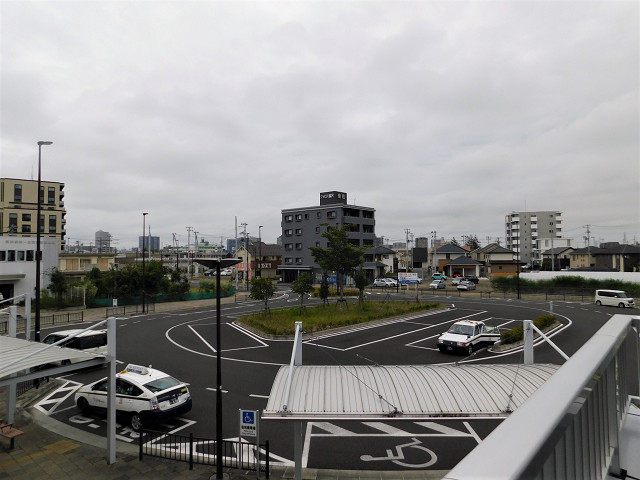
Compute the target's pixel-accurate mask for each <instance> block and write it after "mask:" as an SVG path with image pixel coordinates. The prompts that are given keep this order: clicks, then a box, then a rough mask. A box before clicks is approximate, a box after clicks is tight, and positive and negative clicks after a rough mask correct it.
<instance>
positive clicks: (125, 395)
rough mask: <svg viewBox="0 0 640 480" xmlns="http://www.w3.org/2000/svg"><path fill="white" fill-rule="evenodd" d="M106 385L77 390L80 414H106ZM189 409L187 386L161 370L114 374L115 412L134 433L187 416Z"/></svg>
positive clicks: (104, 381)
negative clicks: (169, 419)
mask: <svg viewBox="0 0 640 480" xmlns="http://www.w3.org/2000/svg"><path fill="white" fill-rule="evenodd" d="M107 385H108V378H107V377H105V378H103V379H102V380H98V381H97V382H94V383H90V384H88V385H84V386H82V387H80V388H79V389H78V391H77V392H76V394H75V396H74V401H75V402H76V405H78V408H80V410H81V411H82V412H83V413H84V412H88V411H90V410H97V411H101V412H106V411H107ZM191 405H192V401H191V394H190V393H189V389H188V388H187V385H186V384H184V383H182V382H180V381H179V380H176V379H175V378H173V377H172V376H170V375H167V374H166V373H164V372H161V371H160V370H156V369H153V368H151V367H143V366H140V365H133V364H129V365H127V368H125V369H124V370H123V371H122V372H120V373H118V374H116V411H117V413H118V414H119V415H120V416H123V415H124V416H127V417H128V419H129V421H130V423H131V428H133V429H134V430H135V431H138V430H140V429H142V428H143V426H146V425H147V424H148V423H153V422H154V421H158V420H160V419H161V418H164V417H166V416H170V415H179V414H181V413H186V412H188V411H189V410H191Z"/></svg>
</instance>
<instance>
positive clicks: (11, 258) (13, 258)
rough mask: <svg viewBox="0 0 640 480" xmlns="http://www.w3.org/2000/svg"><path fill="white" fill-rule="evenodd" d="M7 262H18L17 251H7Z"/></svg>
mask: <svg viewBox="0 0 640 480" xmlns="http://www.w3.org/2000/svg"><path fill="white" fill-rule="evenodd" d="M7 261H8V262H15V261H16V251H15V250H7Z"/></svg>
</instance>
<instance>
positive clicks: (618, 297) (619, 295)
mask: <svg viewBox="0 0 640 480" xmlns="http://www.w3.org/2000/svg"><path fill="white" fill-rule="evenodd" d="M596 305H609V306H611V307H620V308H625V307H633V306H634V303H633V298H631V297H630V296H629V295H627V294H626V293H624V292H623V291H622V290H596Z"/></svg>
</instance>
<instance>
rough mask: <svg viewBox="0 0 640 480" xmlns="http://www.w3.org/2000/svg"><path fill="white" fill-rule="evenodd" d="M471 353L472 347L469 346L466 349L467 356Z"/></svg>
mask: <svg viewBox="0 0 640 480" xmlns="http://www.w3.org/2000/svg"><path fill="white" fill-rule="evenodd" d="M472 353H473V345H469V346H468V347H467V354H469V355H471V354H472Z"/></svg>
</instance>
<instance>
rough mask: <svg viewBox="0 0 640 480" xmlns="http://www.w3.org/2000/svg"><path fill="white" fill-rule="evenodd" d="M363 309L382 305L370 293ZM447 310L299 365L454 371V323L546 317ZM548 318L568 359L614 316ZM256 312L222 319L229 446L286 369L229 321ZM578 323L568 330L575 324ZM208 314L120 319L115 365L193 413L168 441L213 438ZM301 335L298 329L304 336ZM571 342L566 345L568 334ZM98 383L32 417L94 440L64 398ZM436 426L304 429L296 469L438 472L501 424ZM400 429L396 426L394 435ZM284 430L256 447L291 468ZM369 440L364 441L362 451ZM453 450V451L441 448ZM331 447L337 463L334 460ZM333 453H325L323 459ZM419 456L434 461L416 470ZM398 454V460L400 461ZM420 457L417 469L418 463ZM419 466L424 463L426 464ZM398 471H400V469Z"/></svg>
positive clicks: (92, 423) (540, 354)
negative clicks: (171, 385)
mask: <svg viewBox="0 0 640 480" xmlns="http://www.w3.org/2000/svg"><path fill="white" fill-rule="evenodd" d="M369 295H370V297H369V298H374V297H375V296H376V295H383V296H384V295H386V293H383V292H372V293H369ZM437 298H438V299H439V300H440V301H442V302H443V305H444V306H445V308H444V309H442V310H440V311H437V312H428V313H424V314H417V315H411V316H408V317H404V318H402V319H393V320H392V321H381V322H376V323H373V324H368V325H361V326H358V327H353V328H348V329H343V330H341V331H338V332H332V333H327V334H321V335H315V336H307V337H305V339H304V346H303V363H305V364H317V365H362V364H369V363H377V364H380V365H406V364H437V363H452V362H456V361H459V360H462V358H463V357H460V356H457V355H447V354H443V353H440V352H439V351H438V350H437V348H436V345H435V339H436V337H437V336H438V335H439V334H440V333H442V332H444V331H446V330H447V329H448V327H449V326H450V325H451V324H452V323H453V322H455V321H457V320H461V319H473V320H482V321H484V322H486V323H487V324H488V325H491V326H497V327H500V328H511V327H513V326H515V325H519V324H521V322H522V320H524V319H534V318H535V317H537V316H539V315H541V314H543V313H547V312H548V308H549V305H548V304H544V303H539V304H538V303H528V302H513V301H510V300H507V301H502V300H497V299H491V300H487V299H479V298H478V299H475V298H462V299H461V298H459V297H445V296H439V297H437ZM298 302H299V299H298V298H297V297H296V296H294V295H291V294H289V293H286V294H282V295H281V296H280V298H279V299H278V300H277V301H274V302H273V305H272V308H275V307H276V306H287V305H295V304H297V303H298ZM555 308H556V312H555V313H556V315H557V316H558V318H559V319H560V321H561V322H562V324H563V325H564V327H565V329H564V330H562V329H561V330H560V331H559V332H558V334H557V335H556V336H554V337H553V338H554V340H557V341H558V342H559V343H560V344H561V345H563V348H566V349H567V353H568V354H571V353H572V352H573V351H575V350H574V349H577V348H578V347H579V342H580V341H581V340H579V339H580V338H582V337H583V336H587V335H589V334H590V332H593V331H595V330H597V328H599V325H600V324H602V323H603V322H604V321H605V320H606V319H608V318H609V316H610V315H611V314H613V313H615V312H609V311H606V310H603V309H595V308H594V307H593V306H587V305H582V304H574V303H566V304H558V305H556V307H555ZM260 309H262V304H261V303H259V302H247V303H244V304H232V305H225V306H224V307H223V310H222V325H221V327H222V329H221V331H222V338H221V344H222V352H221V354H222V358H223V364H222V368H223V370H222V371H223V380H222V386H223V402H224V403H223V418H224V424H223V431H224V436H225V438H229V439H233V438H237V437H238V421H237V415H238V413H237V412H238V409H253V410H260V409H262V408H264V406H265V404H266V400H267V398H268V396H269V392H270V390H271V385H272V381H273V378H274V377H275V374H276V372H277V370H278V368H279V367H280V366H281V365H285V364H288V362H289V359H290V356H291V347H292V343H291V340H273V339H265V338H260V337H259V336H257V335H256V334H254V333H251V332H249V331H248V330H246V329H244V328H243V327H242V325H241V324H240V323H239V322H237V321H236V320H237V319H238V318H240V317H241V316H242V315H244V314H246V313H247V312H252V311H257V310H260ZM576 317H579V318H580V320H581V321H580V325H579V326H578V327H576V324H575V322H574V321H573V319H575V318H576ZM215 321H216V318H215V310H214V309H212V308H202V309H200V310H190V311H183V312H162V313H156V314H148V315H140V316H137V317H131V318H123V319H119V320H118V348H117V352H118V354H117V358H118V361H119V362H122V363H121V364H122V365H126V364H127V363H136V364H141V365H149V364H152V365H153V366H154V367H155V368H158V369H161V370H163V371H166V372H168V373H170V374H171V375H173V376H175V377H176V378H178V379H180V380H182V381H184V382H187V383H188V384H189V389H190V391H191V392H192V396H193V401H194V406H193V409H192V411H191V412H189V413H188V414H185V415H183V416H181V417H179V418H175V419H172V420H171V421H168V422H164V423H162V424H161V425H159V426H158V428H160V429H164V431H167V432H177V431H179V432H182V433H184V432H187V433H193V434H194V435H197V436H201V437H209V438H211V437H213V436H214V432H215V415H214V406H215V390H216V389H215V384H216V382H215V367H216V364H215V348H214V347H213V346H214V345H215V344H216V338H215V335H216V329H215ZM303 327H304V325H303ZM569 332H571V334H569ZM467 361H470V362H491V363H496V362H497V363H518V362H521V361H522V360H521V351H518V350H516V351H513V352H502V353H494V352H489V351H483V352H480V353H478V354H477V355H475V356H474V357H473V358H471V359H468V360H467ZM536 361H542V362H551V363H561V362H562V360H561V358H560V357H559V355H558V354H557V353H556V352H554V351H553V350H552V349H551V348H550V347H546V346H540V347H538V348H536ZM102 376H104V372H102V371H95V370H94V371H86V372H81V373H78V374H74V375H69V376H68V377H66V378H65V379H64V380H65V381H66V382H68V383H66V384H65V385H64V386H63V388H61V389H59V390H58V391H57V392H55V394H54V396H51V397H50V398H47V399H45V400H44V401H43V402H41V403H40V404H39V406H38V408H40V409H42V411H44V412H45V413H47V414H48V415H50V416H51V417H52V418H55V419H57V420H59V421H61V422H63V423H65V424H67V425H72V426H73V427H75V428H78V429H82V430H83V431H87V432H93V433H96V434H103V432H104V431H106V430H105V425H104V421H103V419H102V418H100V417H99V416H86V415H82V414H81V413H80V412H79V410H78V409H77V407H76V406H75V405H74V404H73V400H72V397H73V392H75V389H77V388H78V386H79V385H81V384H84V383H89V382H90V381H94V380H97V379H99V378H101V377H102ZM461 422H462V421H461V420H459V419H458V420H456V421H455V422H454V421H452V420H435V421H433V422H419V423H416V422H407V423H403V422H399V423H398V422H396V423H393V424H388V423H384V422H383V423H379V424H377V425H368V424H363V423H360V422H355V423H354V422H351V423H345V424H343V423H329V422H309V423H308V424H307V425H306V430H305V432H306V433H305V452H306V453H305V462H306V463H305V465H306V466H309V467H314V468H342V467H341V465H343V466H345V467H344V468H346V465H349V466H350V468H361V469H379V470H384V469H398V468H405V469H414V468H429V469H447V468H450V467H451V466H453V465H455V463H456V462H457V461H458V460H459V458H458V457H459V456H460V455H464V452H468V451H470V449H472V448H473V447H474V446H475V445H477V443H478V442H479V441H481V439H482V438H484V437H485V436H486V435H487V434H488V433H489V432H490V431H491V430H492V429H493V428H495V426H496V425H497V424H498V423H499V421H498V420H492V421H488V420H479V419H473V418H470V419H466V420H464V422H466V424H465V423H461ZM401 424H402V425H401ZM292 430H293V429H292V427H291V425H288V424H282V423H278V422H263V425H262V434H261V436H262V438H264V439H269V440H270V442H271V449H272V460H273V462H275V463H280V464H283V465H290V464H291V462H292V458H293V431H292ZM118 435H119V437H118V438H119V440H120V441H122V442H127V443H131V442H133V441H135V440H136V439H137V438H138V437H137V434H136V432H133V431H132V430H131V429H130V428H129V426H127V425H126V424H121V425H120V426H119V428H118ZM363 438H367V439H368V440H367V442H364V443H363V442H362V439H363ZM452 444H455V445H456V446H457V448H456V449H455V450H451V449H450V448H449V447H448V445H452ZM332 445H334V446H335V445H340V446H341V448H340V450H339V452H340V454H339V455H338V454H336V453H335V449H331V446H332ZM397 448H400V449H401V450H403V451H404V450H407V452H409V453H407V454H406V455H407V457H406V458H407V459H408V458H409V456H411V457H415V458H412V459H411V460H406V461H403V460H400V459H398V458H395V457H397V456H398V455H399V454H394V458H391V457H389V456H387V457H388V458H386V459H385V458H383V457H385V452H386V451H387V450H389V449H390V450H391V451H397V450H396V449H397ZM329 450H331V452H332V453H331V454H329V453H328V451H329ZM427 450H429V452H432V453H433V455H431V453H430V455H431V457H430V458H432V459H434V458H435V460H434V461H433V463H430V464H429V466H426V467H425V466H424V464H426V463H429V462H430V461H431V460H425V459H424V458H426V457H427ZM403 455H405V454H403ZM418 457H420V458H418ZM423 457H424V458H423ZM402 464H405V465H402Z"/></svg>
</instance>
